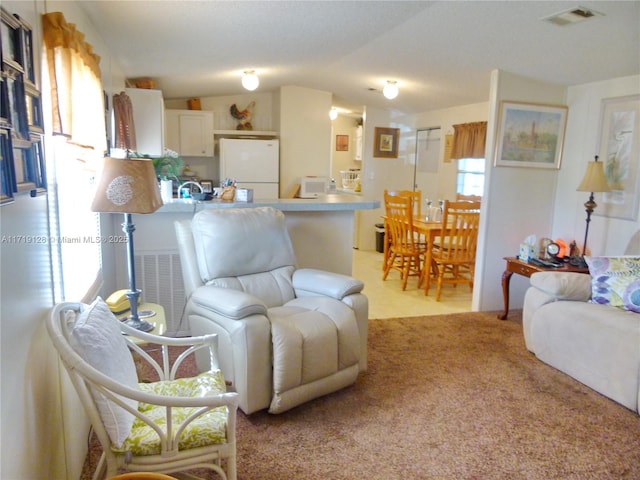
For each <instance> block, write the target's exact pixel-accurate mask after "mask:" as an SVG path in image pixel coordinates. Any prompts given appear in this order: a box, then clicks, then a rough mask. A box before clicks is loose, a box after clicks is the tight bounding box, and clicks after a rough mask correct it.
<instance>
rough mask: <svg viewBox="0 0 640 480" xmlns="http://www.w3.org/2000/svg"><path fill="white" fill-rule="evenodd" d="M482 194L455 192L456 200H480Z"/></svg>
mask: <svg viewBox="0 0 640 480" xmlns="http://www.w3.org/2000/svg"><path fill="white" fill-rule="evenodd" d="M481 201H482V195H463V194H461V193H456V202H481Z"/></svg>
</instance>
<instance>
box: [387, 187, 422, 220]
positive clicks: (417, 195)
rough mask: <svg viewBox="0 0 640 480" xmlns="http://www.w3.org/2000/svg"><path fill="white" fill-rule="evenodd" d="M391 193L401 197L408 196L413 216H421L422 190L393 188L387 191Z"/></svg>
mask: <svg viewBox="0 0 640 480" xmlns="http://www.w3.org/2000/svg"><path fill="white" fill-rule="evenodd" d="M389 193H390V194H391V195H400V196H401V197H409V198H410V199H411V207H412V211H413V218H421V217H422V191H421V190H393V191H390V192H389Z"/></svg>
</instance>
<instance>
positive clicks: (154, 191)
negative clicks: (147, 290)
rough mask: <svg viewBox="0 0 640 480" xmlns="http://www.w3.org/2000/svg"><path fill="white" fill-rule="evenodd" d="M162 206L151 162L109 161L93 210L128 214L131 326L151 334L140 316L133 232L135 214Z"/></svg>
mask: <svg viewBox="0 0 640 480" xmlns="http://www.w3.org/2000/svg"><path fill="white" fill-rule="evenodd" d="M161 206H162V200H161V199H160V190H159V189H158V179H157V177H156V173H155V170H154V168H153V163H152V162H151V160H146V159H139V158H128V159H119V158H111V157H106V158H105V159H104V164H103V169H102V175H101V177H100V181H99V183H98V188H97V189H96V194H95V197H94V198H93V203H92V204H91V210H92V211H94V212H101V213H124V223H123V224H122V231H123V232H124V233H125V234H126V237H127V267H128V272H129V291H128V292H127V298H128V299H129V304H130V306H131V315H130V316H129V319H128V320H127V325H129V326H131V327H133V328H136V329H138V330H141V331H143V332H148V331H151V330H152V329H153V325H152V324H150V323H149V322H146V321H144V320H141V319H140V317H139V315H138V299H139V298H140V290H138V289H137V288H136V272H135V265H134V256H133V232H134V231H135V229H136V228H135V226H134V224H133V220H132V214H133V213H153V212H155V211H156V210H157V209H158V208H160V207H161Z"/></svg>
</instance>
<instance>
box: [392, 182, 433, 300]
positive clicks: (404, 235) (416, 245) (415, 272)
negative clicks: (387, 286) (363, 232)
mask: <svg viewBox="0 0 640 480" xmlns="http://www.w3.org/2000/svg"><path fill="white" fill-rule="evenodd" d="M384 205H385V210H386V222H385V223H386V235H387V238H388V241H389V245H388V255H387V258H385V264H384V271H383V274H382V280H386V279H387V276H388V275H389V272H390V271H391V270H398V271H399V272H400V275H401V279H402V290H405V289H406V288H407V280H408V279H409V277H410V276H417V277H418V278H419V277H420V271H421V268H422V262H423V256H424V253H425V251H426V249H425V247H424V245H423V244H421V243H420V242H419V240H418V235H417V232H416V231H415V229H414V226H413V208H414V200H413V199H412V198H411V197H410V196H408V195H401V194H400V193H399V192H387V191H386V190H385V192H384Z"/></svg>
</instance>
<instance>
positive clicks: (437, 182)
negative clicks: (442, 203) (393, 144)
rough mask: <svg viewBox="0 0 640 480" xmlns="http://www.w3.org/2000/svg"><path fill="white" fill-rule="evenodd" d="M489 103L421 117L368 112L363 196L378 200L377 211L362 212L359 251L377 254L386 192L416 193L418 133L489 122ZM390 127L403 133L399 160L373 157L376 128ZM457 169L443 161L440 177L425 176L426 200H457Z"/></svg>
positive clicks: (424, 189) (372, 110)
mask: <svg viewBox="0 0 640 480" xmlns="http://www.w3.org/2000/svg"><path fill="white" fill-rule="evenodd" d="M488 110H489V105H488V103H487V102H483V103H478V104H472V105H463V106H459V107H452V108H447V109H442V110H433V111H430V112H425V113H422V114H418V115H411V116H406V117H392V115H391V113H389V112H386V111H383V110H376V109H371V108H368V109H367V111H366V121H365V143H364V151H363V154H364V161H363V184H362V186H363V194H364V195H365V197H366V198H367V199H368V200H378V201H380V202H381V207H380V208H379V209H378V210H371V211H366V212H359V213H358V215H359V218H360V221H359V226H358V228H359V234H358V236H357V237H358V248H359V249H361V250H375V234H374V225H375V224H376V223H380V217H381V215H383V214H384V206H383V203H382V201H383V198H382V197H383V193H384V190H385V189H387V190H392V189H396V190H404V189H407V190H413V178H414V167H415V136H416V129H418V128H430V127H440V128H441V129H442V132H443V133H453V127H452V125H456V124H458V123H467V122H477V121H484V120H486V119H487V114H488ZM376 126H378V127H381V126H391V127H394V128H399V129H400V142H399V151H398V158H395V159H391V158H377V157H374V156H373V147H374V133H375V127H376ZM440 149H441V154H440V158H441V159H442V158H444V140H442V141H441V142H440ZM456 174H457V168H456V164H455V162H451V163H444V162H443V161H440V163H439V169H438V173H433V174H424V175H425V176H429V177H431V178H430V179H429V180H428V183H427V184H426V185H425V186H424V187H422V186H421V189H422V195H423V198H426V197H430V198H448V199H452V198H454V197H455V192H456Z"/></svg>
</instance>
